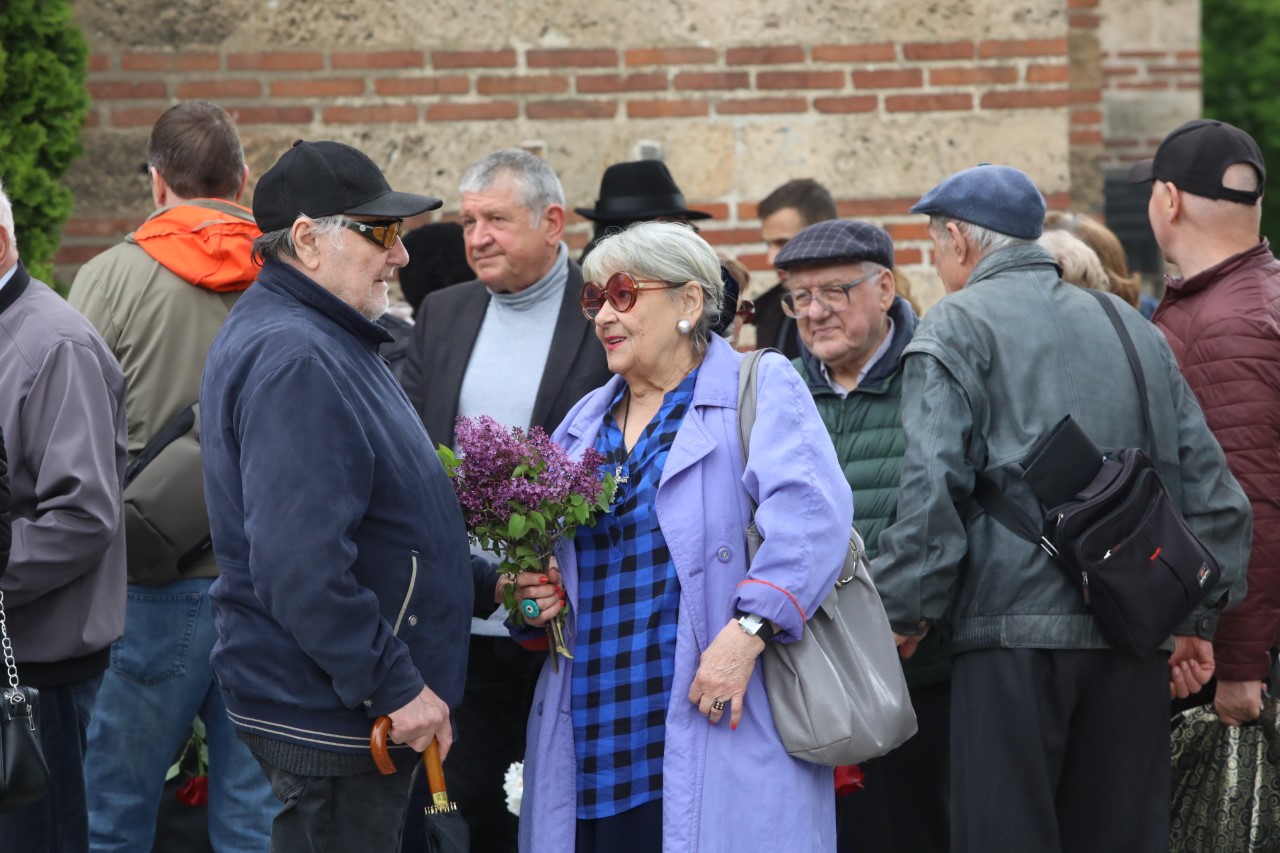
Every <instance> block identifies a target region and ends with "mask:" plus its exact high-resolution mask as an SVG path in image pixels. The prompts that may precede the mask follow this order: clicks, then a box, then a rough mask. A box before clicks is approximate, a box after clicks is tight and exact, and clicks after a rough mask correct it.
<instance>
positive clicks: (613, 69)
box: [58, 38, 1097, 302]
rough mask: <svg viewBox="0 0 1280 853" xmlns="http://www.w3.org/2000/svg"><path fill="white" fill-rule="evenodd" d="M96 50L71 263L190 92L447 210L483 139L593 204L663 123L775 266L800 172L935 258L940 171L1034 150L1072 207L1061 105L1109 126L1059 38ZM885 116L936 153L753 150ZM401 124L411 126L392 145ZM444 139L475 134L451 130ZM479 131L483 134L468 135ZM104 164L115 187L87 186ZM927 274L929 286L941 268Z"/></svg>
mask: <svg viewBox="0 0 1280 853" xmlns="http://www.w3.org/2000/svg"><path fill="white" fill-rule="evenodd" d="M90 68H91V76H90V88H91V91H92V95H93V107H92V111H91V113H90V116H89V120H88V132H87V133H86V147H87V148H88V151H89V157H88V158H86V159H85V160H84V161H83V162H82V163H80V164H78V167H77V169H76V170H75V173H73V175H72V177H71V180H72V184H73V188H77V189H81V188H82V189H83V190H85V191H86V192H85V194H84V195H83V202H82V203H80V204H78V206H77V211H76V214H75V216H74V218H72V219H71V221H70V222H68V224H67V227H66V231H65V240H64V244H63V249H62V251H61V253H60V255H59V257H58V263H59V268H60V269H59V272H60V274H61V275H62V276H63V277H68V276H71V275H73V274H74V271H75V269H76V267H77V266H78V265H79V264H80V263H83V262H84V261H85V260H86V259H88V258H89V257H92V256H93V254H95V253H96V252H98V251H100V250H101V249H102V248H104V247H106V246H109V245H111V244H112V243H113V242H114V241H115V240H117V239H118V238H119V236H120V235H121V234H122V233H124V232H126V231H127V230H129V229H130V228H131V227H132V226H133V225H134V224H136V222H137V220H138V219H140V218H141V217H143V216H145V215H146V214H147V213H148V212H149V206H150V201H149V197H148V195H147V182H146V179H145V177H144V176H143V175H142V174H141V171H140V164H141V161H142V159H143V157H144V149H145V139H146V133H147V131H148V130H149V128H150V126H151V124H152V123H153V122H154V121H155V119H156V118H157V117H158V116H159V115H160V113H161V112H163V111H164V109H166V108H167V107H168V106H169V105H171V104H173V103H175V102H176V101H179V100H183V99H189V98H209V99H212V100H216V101H218V102H219V103H221V104H222V105H223V106H225V107H226V108H227V109H228V110H229V111H230V112H231V113H232V114H233V115H234V116H235V117H236V119H237V121H238V122H239V125H240V128H241V132H242V135H243V136H244V137H245V140H246V150H247V153H248V155H249V159H250V161H251V168H252V169H253V171H254V173H255V174H260V173H261V172H262V171H263V170H264V169H265V168H267V167H268V166H269V165H270V164H271V162H273V161H274V159H275V158H276V157H277V156H278V155H279V153H280V152H281V151H282V150H284V148H285V147H287V145H288V144H290V143H291V142H292V141H293V139H295V138H298V137H309V138H318V137H325V136H330V137H335V138H341V139H345V140H347V141H351V142H353V144H357V145H361V146H362V147H365V148H366V149H367V150H370V153H371V154H373V155H374V156H375V159H379V161H380V162H382V163H383V165H384V167H385V168H387V171H388V172H389V173H390V174H391V175H392V178H393V183H395V184H397V185H400V184H404V183H406V181H407V182H408V183H409V184H410V185H412V188H414V189H419V190H423V191H431V192H435V193H437V194H439V195H442V196H443V197H444V198H445V199H446V206H445V209H444V211H443V215H444V216H449V215H450V213H451V211H456V206H457V200H456V191H455V189H454V188H455V187H456V185H457V180H458V178H459V177H460V175H461V172H462V170H463V169H464V168H465V167H466V165H468V164H469V163H470V162H472V161H473V160H474V159H476V158H477V157H478V156H480V155H481V154H483V153H484V151H486V150H489V149H490V148H496V147H500V146H501V145H504V144H521V143H526V142H528V141H529V140H539V142H538V143H537V144H538V145H539V146H545V148H546V151H545V153H546V156H548V159H549V160H550V161H551V162H552V165H553V166H554V167H555V168H556V169H557V171H558V172H559V173H560V174H561V177H562V180H563V181H564V183H565V187H566V193H567V195H568V196H569V199H568V200H569V204H570V206H571V207H572V206H575V205H579V206H582V205H590V204H591V203H592V201H593V199H594V198H595V194H596V190H597V188H598V181H599V175H600V172H601V171H602V170H603V168H604V166H606V165H608V163H609V162H615V161H617V160H622V159H631V158H633V157H634V156H636V155H635V152H634V151H633V150H632V147H633V144H632V143H633V141H634V140H636V139H640V138H656V139H658V140H659V144H660V146H661V147H662V148H663V149H664V154H665V156H666V159H667V160H668V163H669V164H670V165H671V167H672V170H673V172H674V173H675V175H676V177H677V180H678V181H679V182H680V183H681V185H682V187H683V188H684V189H685V192H686V195H687V196H688V197H689V202H690V204H691V205H692V206H694V207H698V208H702V209H706V210H708V211H710V212H712V213H714V215H715V220H713V221H711V222H709V223H707V224H706V226H705V227H704V229H703V233H704V235H705V236H706V237H707V239H708V240H709V241H710V242H711V243H712V244H714V245H716V246H717V248H719V249H720V250H722V251H725V252H726V253H729V254H732V255H735V256H737V257H739V258H740V259H741V260H742V261H743V262H744V263H746V264H747V266H748V267H749V268H751V269H753V270H758V271H762V272H763V271H764V270H765V264H764V254H763V251H762V249H761V246H760V245H759V231H758V222H757V220H756V213H755V202H756V201H757V200H758V199H759V198H760V197H761V196H763V195H764V194H765V193H766V192H767V191H768V190H769V189H771V188H772V187H773V186H776V185H777V184H779V183H782V182H783V181H785V180H787V179H789V178H791V177H797V176H801V175H810V176H813V177H816V178H818V179H819V180H822V181H823V182H824V183H827V184H828V185H829V186H831V187H832V189H833V190H834V191H835V194H836V195H837V197H838V198H839V207H840V211H841V214H842V215H845V216H856V217H866V218H871V219H875V220H878V221H880V222H882V223H883V224H885V225H886V227H888V228H889V230H890V231H891V233H893V235H894V237H895V239H896V240H897V241H898V247H899V248H898V257H899V260H900V263H902V264H904V265H907V266H912V265H915V266H921V265H927V264H928V263H929V258H928V256H927V254H928V249H927V247H928V239H927V236H926V234H925V233H924V229H923V226H922V224H921V221H920V219H919V217H913V216H909V215H908V214H907V208H908V207H909V206H910V205H911V203H912V202H913V201H914V200H915V199H916V198H918V197H919V194H920V193H921V192H923V190H925V189H927V188H928V187H929V186H931V185H932V184H933V183H934V182H936V180H937V179H939V178H940V177H942V176H943V175H945V174H946V173H948V172H949V171H952V170H953V169H954V168H961V167H963V166H966V165H970V164H971V163H974V162H978V161H979V160H984V159H989V160H999V161H1003V162H1014V163H1015V164H1017V165H1022V166H1023V167H1024V168H1029V167H1030V166H1033V165H1042V166H1043V167H1044V168H1043V169H1042V170H1041V172H1042V173H1041V174H1040V175H1038V180H1040V181H1041V183H1042V185H1044V186H1045V189H1046V192H1047V194H1048V195H1049V199H1050V203H1051V204H1052V205H1053V206H1055V207H1066V206H1068V205H1069V204H1070V184H1069V182H1068V181H1067V180H1066V178H1067V170H1066V168H1065V164H1063V163H1062V162H1060V161H1061V154H1062V152H1064V151H1065V150H1066V147H1067V146H1066V144H1065V143H1064V141H1063V140H1061V139H1058V138H1056V137H1058V136H1060V133H1059V132H1058V128H1060V127H1064V126H1066V124H1067V116H1068V114H1069V122H1070V127H1071V130H1070V133H1071V141H1072V142H1075V141H1078V140H1081V139H1084V140H1085V141H1088V142H1090V143H1093V142H1096V139H1095V137H1096V135H1097V130H1096V127H1095V126H1094V125H1095V124H1096V121H1097V119H1096V114H1097V110H1096V100H1097V92H1096V90H1092V91H1084V92H1083V94H1082V93H1081V92H1079V91H1073V89H1072V87H1070V86H1069V83H1070V73H1069V66H1068V41H1067V39H1066V38H1028V39H993V40H956V41H922V42H901V43H895V42H888V41H884V42H876V43H869V44H835V43H832V44H813V45H801V44H773V45H760V46H750V45H746V46H736V47H723V48H713V47H688V46H686V47H660V46H655V47H636V48H626V49H613V48H604V47H586V48H572V49H538V48H506V49H497V50H421V49H408V48H395V49H386V50H366V51H358V50H347V49H339V48H335V49H331V50H323V51H320V50H316V51H286V52H263V51H255V52H242V51H235V50H190V51H184V52H160V51H138V50H120V51H102V50H99V51H97V52H95V53H94V54H93V56H92V59H91V63H90ZM1082 104H1083V108H1078V107H1080V106H1081V105H1082ZM975 119H976V120H979V121H978V122H977V123H976V124H975ZM1089 121H1092V122H1093V124H1089ZM872 126H877V127H880V128H882V129H883V128H888V129H889V130H890V133H891V135H892V134H894V133H899V134H902V135H903V136H909V137H912V138H914V139H916V140H920V139H927V138H928V137H930V136H937V137H938V139H937V140H936V141H932V142H930V143H928V146H927V147H928V148H929V150H928V151H927V152H925V156H924V157H922V158H918V160H917V162H919V161H920V160H923V161H924V162H926V163H927V165H928V168H927V169H921V168H916V169H912V170H909V171H908V170H907V169H906V168H905V167H906V166H909V165H912V163H911V162H909V161H904V160H903V159H902V157H901V156H900V152H898V151H895V150H892V145H891V144H885V143H882V144H881V145H880V146H879V148H878V149H877V145H876V143H875V141H873V140H869V142H870V145H869V147H868V148H867V149H866V150H865V151H863V152H861V154H860V155H855V156H860V157H861V158H862V159H865V160H866V165H867V166H868V167H870V168H872V169H875V176H874V179H873V178H872V177H871V176H869V175H867V174H865V173H864V174H863V175H861V176H852V177H849V176H844V175H842V174H841V169H842V167H841V164H840V163H837V162H832V161H831V160H827V161H825V162H824V157H823V156H822V152H818V153H817V156H806V155H805V154H803V153H802V155H801V156H797V155H796V154H795V152H791V158H792V161H793V162H785V161H784V162H776V161H774V162H775V168H773V169H769V168H767V165H768V159H771V158H772V155H769V154H768V153H767V152H766V153H765V156H766V158H768V159H766V160H763V161H762V160H761V158H760V157H759V156H754V157H753V150H752V149H753V148H754V146H755V144H756V143H755V142H753V140H752V139H751V138H750V137H751V131H753V130H759V129H760V128H762V127H767V128H768V129H769V132H770V133H775V134H777V133H780V134H784V135H786V134H789V135H792V136H801V135H804V136H809V137H811V138H813V139H814V140H823V139H824V137H826V136H827V134H829V133H830V134H838V135H843V134H846V133H849V132H854V133H868V128H870V127H872ZM1004 126H1009V127H1013V128H1014V129H1015V131H1016V133H1015V135H1016V138H1017V140H1018V141H1020V142H1023V143H1025V142H1027V141H1031V139H1032V137H1030V136H1028V128H1029V127H1041V128H1042V129H1043V132H1044V133H1045V134H1052V135H1053V136H1054V137H1055V138H1053V139H1048V140H1045V141H1044V142H1043V143H1042V144H1040V145H1039V146H1025V147H1023V148H1021V149H1009V148H1008V147H1007V146H1006V145H1004V144H1003V143H1002V142H1001V140H1000V138H999V137H1000V129H1001V127H1004ZM958 127H964V128H967V130H966V133H967V134H968V135H969V138H968V139H965V140H964V143H965V148H966V150H961V151H955V152H952V154H953V156H951V157H949V158H946V157H945V156H944V157H939V156H938V155H937V153H936V151H935V149H937V148H938V146H941V147H942V150H944V151H945V149H946V147H947V145H948V143H950V144H951V145H952V146H954V145H955V142H954V141H953V140H951V137H952V135H953V134H954V133H955V132H956V130H955V129H956V128H958ZM975 128H976V132H975ZM698 136H702V137H708V138H714V139H718V140H720V143H718V145H719V149H724V151H727V152H729V153H731V154H734V155H736V156H729V157H720V156H717V152H718V151H719V149H718V148H717V147H716V146H715V145H713V146H712V147H710V148H706V149H705V150H702V151H699V152H698V153H697V157H695V158H690V157H689V156H685V154H686V152H687V151H688V145H687V143H688V142H689V139H690V137H698ZM567 137H573V138H575V139H577V140H578V142H577V143H571V142H569V141H567ZM397 138H398V139H412V140H417V142H416V143H406V144H402V145H394V144H393V145H390V146H388V145H387V140H394V139H397ZM447 139H452V140H462V141H463V142H464V143H467V144H463V145H462V146H461V147H460V148H453V149H449V148H448V147H447V146H448V143H446V142H443V140H447ZM478 139H491V140H492V141H491V142H489V144H488V145H487V146H480V147H477V146H476V145H472V144H469V141H470V140H478ZM371 140H372V141H374V144H373V145H372V146H370V145H369V144H368V143H369V141H371ZM584 141H585V145H584V144H583V143H584ZM831 143H832V140H831V139H830V138H826V139H825V141H822V142H820V143H817V144H815V145H811V147H814V148H823V147H825V149H826V151H827V152H830V154H831V157H832V160H835V159H837V155H838V154H839V150H840V149H839V146H838V145H837V146H836V147H834V148H833V147H832V144H831ZM975 143H976V144H975ZM916 144H917V145H921V144H922V143H919V142H917V143H916ZM433 145H435V146H440V145H444V146H445V149H444V150H439V148H438V147H437V149H436V153H437V160H436V162H435V163H433V164H430V167H429V168H426V169H423V168H420V167H421V166H423V165H427V164H425V163H418V164H416V165H413V164H410V163H407V162H406V161H407V160H410V159H414V158H416V157H417V156H418V153H417V152H418V151H419V149H420V148H421V147H423V146H425V147H426V148H431V147H432V146H433ZM739 148H745V149H746V150H744V151H741V152H738V151H735V149H739ZM1031 149H1036V150H1031ZM126 150H127V151H128V152H129V153H128V154H127V155H126V154H125V153H124V151H126ZM95 151H97V152H100V154H101V156H97V154H96V153H95ZM388 152H389V153H390V155H391V160H392V162H388V159H387V154H388ZM1044 152H1050V156H1049V157H1048V159H1046V157H1045V156H1044ZM424 153H425V152H424ZM722 153H723V152H722ZM754 153H755V154H756V155H759V154H760V152H758V151H757V152H754ZM589 154H595V156H594V157H592V156H584V155H589ZM380 155H381V156H380ZM948 159H949V161H948ZM877 160H879V161H880V162H881V163H882V165H881V166H879V167H877V166H876V165H875V164H876V162H877ZM895 170H896V171H895ZM889 172H894V173H893V174H889ZM104 177H106V178H108V180H107V188H108V190H109V191H108V192H107V193H106V195H105V197H104V195H103V194H102V193H101V192H97V193H95V192H94V190H93V188H94V186H95V185H97V184H98V182H99V181H100V180H101V179H103V178H104ZM77 195H78V198H81V197H82V194H81V193H80V192H78V193H77ZM588 231H589V223H587V222H586V221H585V220H582V219H580V218H578V217H576V215H575V216H573V217H571V227H570V237H569V239H570V243H571V245H572V246H574V247H575V248H576V247H579V246H581V245H583V244H584V243H585V242H586V240H587V237H588ZM763 278H764V279H768V278H769V275H768V274H767V273H765V275H764V276H763ZM917 278H918V279H920V278H923V281H922V283H921V287H922V289H924V290H925V291H926V294H925V301H926V302H928V301H931V297H930V295H929V293H928V291H931V290H932V289H934V284H935V283H934V282H933V281H932V280H931V278H932V273H931V272H925V274H924V275H923V276H920V275H917Z"/></svg>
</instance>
